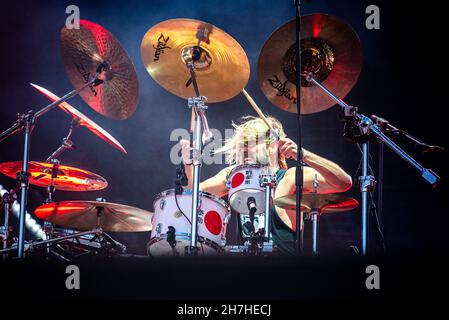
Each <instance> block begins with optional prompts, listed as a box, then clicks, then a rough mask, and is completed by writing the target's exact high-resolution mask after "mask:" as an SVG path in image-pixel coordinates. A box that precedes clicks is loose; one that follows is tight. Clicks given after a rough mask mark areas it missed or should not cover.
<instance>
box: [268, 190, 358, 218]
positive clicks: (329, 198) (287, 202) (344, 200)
mask: <svg viewBox="0 0 449 320" xmlns="http://www.w3.org/2000/svg"><path fill="white" fill-rule="evenodd" d="M301 201H302V204H301V211H303V212H310V210H311V209H318V211H319V212H320V213H336V212H345V211H350V210H352V209H355V208H357V206H358V205H359V202H358V201H357V200H356V199H353V198H348V197H346V196H343V195H340V194H317V193H306V194H303V195H302V199H301ZM274 203H275V205H276V206H278V207H280V208H283V209H290V210H295V209H296V195H295V194H291V195H288V196H284V197H280V198H277V199H275V200H274Z"/></svg>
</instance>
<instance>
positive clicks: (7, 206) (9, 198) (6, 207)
mask: <svg viewBox="0 0 449 320" xmlns="http://www.w3.org/2000/svg"><path fill="white" fill-rule="evenodd" d="M1 191H2V194H1V197H0V205H1V204H3V212H4V217H5V219H4V223H3V226H2V227H0V236H1V238H2V241H1V242H2V247H3V249H6V248H8V246H9V245H10V244H11V234H12V231H13V230H12V227H11V225H10V221H9V220H10V217H11V206H12V203H13V202H14V201H15V199H16V198H17V197H16V196H15V192H14V191H13V190H12V191H11V192H8V191H7V190H1ZM13 192H14V193H13ZM6 259H7V254H4V255H3V256H2V260H3V261H5V260H6Z"/></svg>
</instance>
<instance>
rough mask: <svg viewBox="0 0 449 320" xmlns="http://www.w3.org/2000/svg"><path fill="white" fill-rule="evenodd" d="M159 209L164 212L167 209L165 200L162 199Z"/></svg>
mask: <svg viewBox="0 0 449 320" xmlns="http://www.w3.org/2000/svg"><path fill="white" fill-rule="evenodd" d="M159 208H161V210H164V208H165V199H161V202H159Z"/></svg>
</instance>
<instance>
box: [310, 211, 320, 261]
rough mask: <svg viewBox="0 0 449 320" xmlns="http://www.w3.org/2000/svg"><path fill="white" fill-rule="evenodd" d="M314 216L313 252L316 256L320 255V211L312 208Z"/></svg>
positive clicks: (311, 213) (312, 215)
mask: <svg viewBox="0 0 449 320" xmlns="http://www.w3.org/2000/svg"><path fill="white" fill-rule="evenodd" d="M309 214H310V215H311V217H312V224H313V228H312V253H313V255H314V256H317V255H318V232H319V230H318V223H319V219H320V216H319V212H318V211H317V210H316V209H312V211H311V212H310V213H309Z"/></svg>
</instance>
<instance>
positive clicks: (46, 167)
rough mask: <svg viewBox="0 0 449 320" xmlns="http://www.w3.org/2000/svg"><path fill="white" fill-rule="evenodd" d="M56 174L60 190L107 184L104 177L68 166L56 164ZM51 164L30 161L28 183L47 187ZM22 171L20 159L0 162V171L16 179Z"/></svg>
mask: <svg viewBox="0 0 449 320" xmlns="http://www.w3.org/2000/svg"><path fill="white" fill-rule="evenodd" d="M57 168H58V169H57V170H58V172H57V175H56V177H55V178H54V179H53V185H54V187H55V189H56V190H61V191H95V190H102V189H104V188H106V187H107V186H108V182H107V181H106V179H105V178H103V177H101V176H99V175H97V174H95V173H92V172H89V171H87V170H83V169H78V168H75V167H69V166H62V165H58V166H57ZM52 169H53V164H51V163H47V162H36V161H30V162H29V167H28V172H29V173H30V180H29V181H30V184H32V185H34V186H38V187H44V188H46V187H49V186H50V184H51V177H52ZM20 171H22V161H15V162H3V163H0V172H1V173H3V174H4V175H5V176H8V177H10V178H13V179H16V175H17V173H18V172H20Z"/></svg>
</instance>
